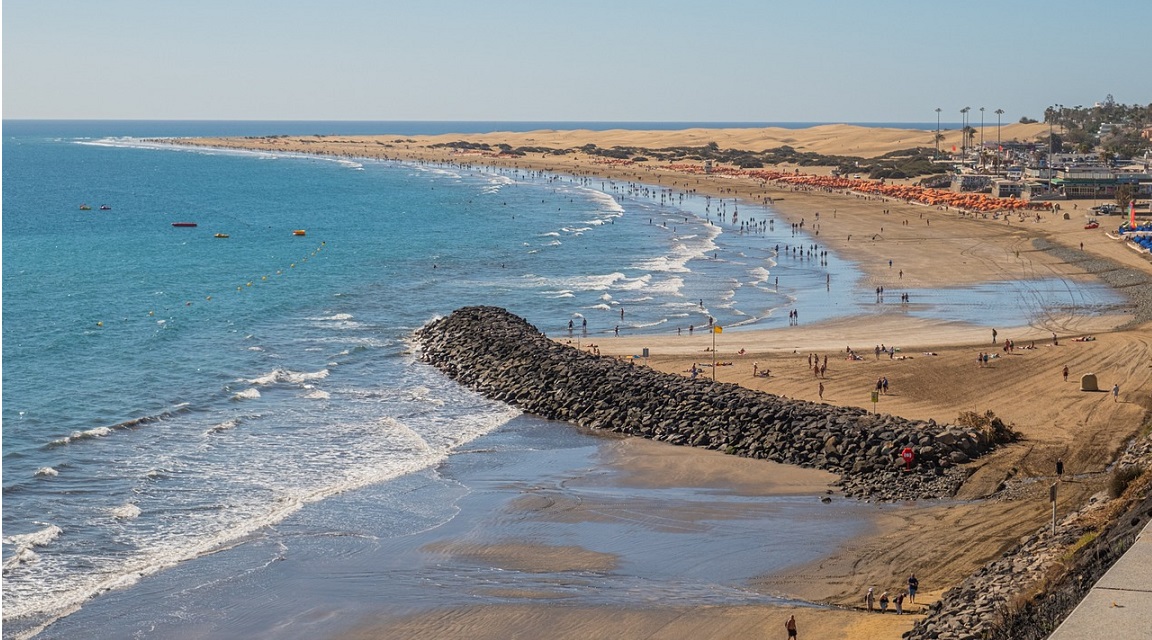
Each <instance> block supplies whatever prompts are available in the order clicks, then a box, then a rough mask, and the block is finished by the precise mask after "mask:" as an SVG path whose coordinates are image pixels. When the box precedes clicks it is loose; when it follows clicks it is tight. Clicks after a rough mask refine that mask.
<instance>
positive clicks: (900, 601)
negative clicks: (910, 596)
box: [892, 591, 904, 616]
mask: <svg viewBox="0 0 1152 640" xmlns="http://www.w3.org/2000/svg"><path fill="white" fill-rule="evenodd" d="M892 604H893V605H895V607H896V615H898V616H902V615H904V592H903V591H901V592H900V593H897V594H896V597H895V598H892Z"/></svg>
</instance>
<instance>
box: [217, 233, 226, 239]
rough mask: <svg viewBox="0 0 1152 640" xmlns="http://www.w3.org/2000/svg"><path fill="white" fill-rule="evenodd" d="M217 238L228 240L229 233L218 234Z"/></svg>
mask: <svg viewBox="0 0 1152 640" xmlns="http://www.w3.org/2000/svg"><path fill="white" fill-rule="evenodd" d="M216 237H217V238H227V237H228V234H227V233H217V234H216Z"/></svg>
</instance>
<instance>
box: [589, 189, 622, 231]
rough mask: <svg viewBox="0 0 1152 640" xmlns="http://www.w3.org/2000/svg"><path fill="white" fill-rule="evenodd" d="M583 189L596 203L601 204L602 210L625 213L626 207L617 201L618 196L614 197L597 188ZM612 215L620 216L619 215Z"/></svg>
mask: <svg viewBox="0 0 1152 640" xmlns="http://www.w3.org/2000/svg"><path fill="white" fill-rule="evenodd" d="M583 191H584V192H585V193H587V194H588V196H589V197H590V198H591V199H592V200H593V201H595V202H596V204H598V205H600V209H601V210H603V211H608V212H610V213H615V214H623V213H624V207H623V206H621V205H620V203H619V202H617V201H616V198H613V197H612V196H611V195H609V194H607V193H604V192H603V191H599V190H597V189H583ZM612 217H619V215H616V216H612ZM589 224H591V223H589Z"/></svg>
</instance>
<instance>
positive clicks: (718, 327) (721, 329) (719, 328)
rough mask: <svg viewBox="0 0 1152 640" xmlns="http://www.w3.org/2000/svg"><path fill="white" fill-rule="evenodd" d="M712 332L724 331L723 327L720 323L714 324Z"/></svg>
mask: <svg viewBox="0 0 1152 640" xmlns="http://www.w3.org/2000/svg"><path fill="white" fill-rule="evenodd" d="M712 333H724V327H721V326H720V325H716V326H714V327H712Z"/></svg>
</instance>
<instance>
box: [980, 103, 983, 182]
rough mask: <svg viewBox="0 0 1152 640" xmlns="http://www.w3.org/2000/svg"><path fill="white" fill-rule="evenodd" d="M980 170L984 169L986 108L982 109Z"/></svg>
mask: <svg viewBox="0 0 1152 640" xmlns="http://www.w3.org/2000/svg"><path fill="white" fill-rule="evenodd" d="M980 168H984V107H980Z"/></svg>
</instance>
